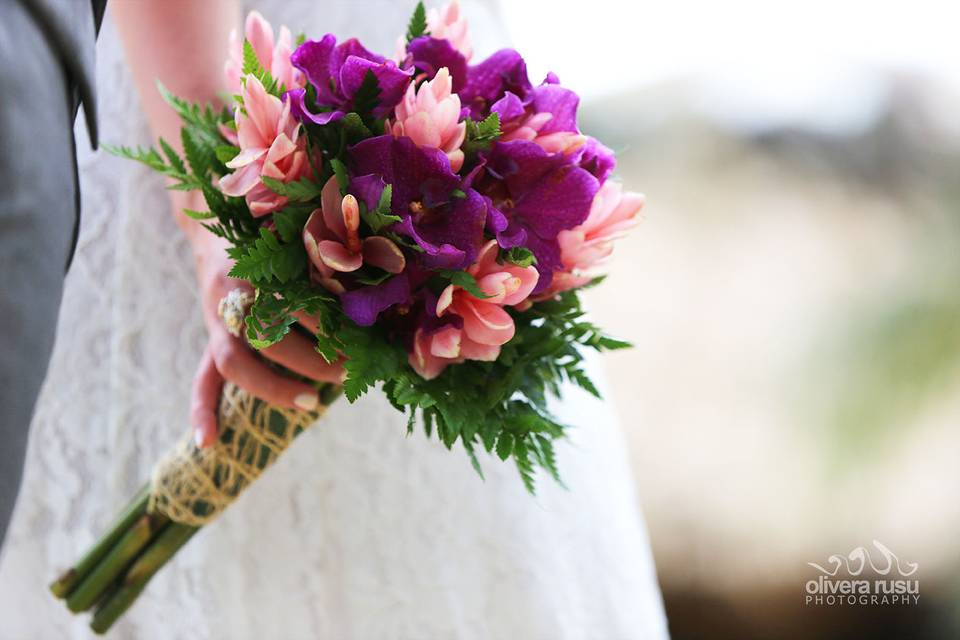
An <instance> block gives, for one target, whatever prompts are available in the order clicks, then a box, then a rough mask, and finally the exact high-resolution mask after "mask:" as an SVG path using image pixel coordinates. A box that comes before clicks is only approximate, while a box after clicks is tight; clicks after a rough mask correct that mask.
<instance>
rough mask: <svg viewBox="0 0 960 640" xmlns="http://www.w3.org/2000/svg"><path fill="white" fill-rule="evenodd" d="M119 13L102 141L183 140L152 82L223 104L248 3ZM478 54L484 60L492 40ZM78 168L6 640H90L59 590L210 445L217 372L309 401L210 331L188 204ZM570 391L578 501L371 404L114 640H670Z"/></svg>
mask: <svg viewBox="0 0 960 640" xmlns="http://www.w3.org/2000/svg"><path fill="white" fill-rule="evenodd" d="M412 4H413V3H412V2H401V3H397V2H388V1H387V0H379V1H366V2H356V1H354V2H348V1H346V0H342V1H340V2H333V1H330V0H327V1H326V2H315V1H312V0H304V1H295V0H264V1H263V2H260V3H257V6H256V7H255V8H257V9H258V10H259V11H261V12H262V13H263V14H264V15H265V16H266V17H267V18H268V19H269V20H270V21H271V22H272V23H273V24H274V25H277V26H278V27H279V25H280V24H287V25H291V27H294V29H295V31H300V30H303V31H305V32H307V33H309V34H311V35H313V36H314V37H319V36H320V35H322V34H324V33H326V32H333V33H337V34H349V35H356V36H357V37H359V38H360V39H361V40H362V41H364V43H365V44H367V45H368V46H370V47H371V48H374V49H379V50H385V51H392V50H393V48H394V42H395V40H396V37H397V35H398V33H396V31H399V30H402V28H403V27H404V26H405V24H406V20H407V18H408V16H409V14H410V12H411V10H412ZM398 5H400V6H398ZM111 7H112V8H111V10H110V11H111V12H112V13H113V15H112V16H109V13H108V19H107V24H106V25H105V28H104V31H103V33H102V34H101V38H100V43H99V45H98V52H97V53H98V78H97V80H98V85H99V94H100V100H101V102H100V113H101V114H102V116H101V118H102V121H101V130H102V132H103V138H104V139H106V140H107V141H109V142H113V143H124V144H131V143H133V144H136V143H140V144H149V143H150V142H151V140H152V139H154V138H155V137H156V136H157V135H163V136H164V137H165V138H167V139H173V140H175V139H176V137H177V136H176V134H175V132H176V127H177V123H176V122H175V121H174V120H173V119H172V115H173V114H172V112H169V111H166V110H164V108H163V107H161V106H159V102H158V99H157V97H156V92H155V90H154V89H153V83H154V79H155V78H157V77H159V78H160V80H161V81H162V82H163V83H164V84H165V85H167V86H168V87H170V88H171V89H172V90H173V91H174V93H179V94H181V95H185V97H188V98H190V99H194V100H213V99H216V97H217V95H218V92H219V91H221V90H222V89H223V87H224V86H225V85H224V79H223V74H222V68H223V65H222V61H223V59H224V56H225V52H226V50H227V32H228V31H229V28H230V27H232V26H236V25H239V20H240V13H241V7H239V6H236V3H235V2H234V1H231V0H208V1H205V2H203V3H199V2H187V1H186V0H177V2H174V1H172V0H171V1H169V2H164V3H135V2H133V1H132V0H127V1H126V2H124V1H123V0H113V2H112V3H111ZM465 13H466V14H467V15H468V17H469V18H471V20H472V27H473V28H472V30H471V33H472V35H473V38H474V44H475V45H476V48H477V51H476V54H475V56H474V60H478V59H482V58H483V57H485V56H486V55H488V54H489V53H491V52H492V51H493V50H495V49H496V48H498V47H500V46H502V45H503V44H504V43H503V42H497V41H496V40H497V39H498V38H499V37H500V34H503V33H504V29H503V28H502V26H500V25H498V23H497V21H496V9H495V7H493V6H488V5H487V4H485V3H483V2H477V3H471V4H470V6H468V7H465ZM151 14H153V15H151ZM481 35H483V36H484V37H486V38H489V39H490V42H486V41H484V42H477V38H478V36H481ZM121 42H123V43H124V44H125V45H126V55H124V52H123V47H122V46H121ZM172 52H177V53H176V54H173V53H172ZM131 69H132V71H131ZM558 71H561V72H562V70H558ZM135 87H136V88H138V89H139V90H140V93H141V95H142V100H140V99H138V95H137V91H136V89H135ZM144 113H146V114H147V117H145V116H144V115H143V114H144ZM148 121H149V124H148ZM171 132H173V133H172V134H171ZM78 133H79V134H80V135H81V136H82V135H83V133H82V132H80V131H79V129H78ZM83 146H84V145H81V147H83ZM80 163H81V164H80V166H81V187H82V194H83V202H82V208H83V225H82V231H81V237H80V245H79V247H78V252H77V255H76V257H75V259H74V264H73V267H72V269H71V271H70V274H69V276H68V278H67V283H66V291H65V296H64V300H63V308H62V312H61V315H60V320H59V331H58V340H57V345H56V348H55V351H54V356H53V360H52V362H51V366H50V374H49V376H48V379H47V381H46V383H45V386H44V390H43V393H42V395H41V398H40V401H39V404H38V409H37V411H36V415H35V418H34V420H33V424H32V427H31V443H30V449H29V452H28V458H27V466H26V472H25V477H24V482H23V489H22V492H21V495H20V499H19V502H18V506H17V510H16V513H15V516H14V521H13V522H12V524H11V527H10V531H9V533H8V536H7V544H6V547H5V548H4V550H3V554H2V556H0V602H2V603H4V614H3V615H2V616H0V640H20V639H26V638H31V639H37V640H44V639H53V638H58V639H59V638H86V637H88V634H89V631H88V630H87V627H86V624H87V620H86V619H85V618H84V617H73V616H70V615H68V614H67V613H66V611H65V610H64V609H63V606H62V603H60V602H58V601H56V600H54V599H53V598H52V597H51V596H50V595H49V594H48V593H47V592H46V589H45V585H46V584H47V583H48V582H49V580H50V579H52V578H53V577H54V576H55V575H56V574H57V572H58V571H59V570H61V569H63V568H64V567H66V566H68V565H69V564H70V563H71V561H72V560H74V559H75V558H76V555H77V553H78V552H79V551H80V550H81V549H83V548H85V547H86V546H87V545H88V543H90V542H91V541H92V540H93V538H94V536H95V535H96V534H98V533H100V530H101V529H102V527H103V526H104V525H105V524H106V523H107V522H109V520H110V519H111V517H112V516H113V515H114V512H115V510H116V509H117V507H118V506H119V505H121V504H123V503H124V502H125V500H126V499H127V498H128V497H129V496H130V495H131V494H132V493H133V492H134V491H135V490H136V489H137V488H138V487H139V486H140V483H141V482H142V481H143V480H144V478H145V477H146V475H147V474H148V473H149V470H150V467H151V465H152V463H153V462H154V460H155V459H156V458H157V457H158V456H159V455H160V454H161V453H162V452H164V451H165V450H166V449H167V448H168V447H169V445H170V444H171V443H172V442H173V441H174V440H175V439H176V438H177V437H178V436H179V434H180V433H181V432H182V431H183V430H184V428H185V427H186V426H187V425H189V424H191V423H193V424H194V426H196V427H197V428H198V429H199V431H198V432H199V433H201V434H203V435H201V436H200V437H201V438H204V437H206V438H209V437H211V429H212V428H214V424H213V418H212V416H213V414H212V413H211V411H210V402H211V400H210V398H211V397H212V396H213V395H214V394H215V392H216V388H217V384H218V382H219V379H220V375H221V373H222V374H223V375H224V376H226V377H227V378H229V379H233V380H236V381H237V382H240V383H247V384H249V385H250V386H253V387H255V388H256V389H257V390H258V392H259V393H260V394H261V395H266V396H267V397H269V398H270V399H272V400H275V401H277V402H280V403H284V404H290V403H298V404H309V403H310V397H309V396H305V395H303V393H304V391H305V389H304V388H301V387H297V386H295V385H294V386H292V385H293V383H287V382H283V381H279V380H275V379H271V378H267V377H265V376H264V375H262V371H258V370H257V369H256V367H257V366H258V365H256V364H255V363H254V362H253V359H252V358H250V356H249V353H248V352H247V351H245V349H246V348H245V347H243V345H239V348H238V345H237V344H236V343H232V342H230V339H229V336H227V335H226V334H225V332H224V331H223V330H222V329H221V328H220V325H219V321H218V320H216V318H214V319H213V321H211V308H212V307H215V305H216V302H217V300H219V298H220V296H222V295H223V293H224V292H225V291H222V289H223V288H224V286H228V288H232V286H233V285H232V284H230V283H229V281H227V279H226V278H225V269H226V268H227V265H226V264H225V261H224V260H223V259H222V258H221V257H220V254H221V252H222V249H221V248H220V247H217V246H214V245H211V244H210V242H209V238H208V236H209V234H198V233H194V231H195V227H192V226H191V225H195V224H196V223H194V222H190V221H187V220H186V219H185V218H183V217H182V216H180V214H179V213H178V209H179V208H181V207H184V206H191V203H189V202H187V201H185V200H176V201H174V202H173V208H174V211H175V213H174V215H170V199H169V198H167V196H166V195H165V194H164V191H163V185H162V183H161V182H160V181H159V180H158V179H157V178H156V177H155V176H154V175H151V174H150V173H149V170H148V169H146V168H144V167H140V166H134V165H133V163H129V162H126V161H122V160H118V159H116V158H113V157H110V156H108V155H107V154H105V153H98V154H93V153H92V152H86V153H83V154H82V155H81V159H80ZM192 208H196V206H195V205H194V206H193V207H192ZM209 237H212V236H209ZM198 282H199V287H198V284H197V283H198ZM234 284H235V283H234ZM214 315H215V313H214ZM205 320H206V322H205ZM208 331H209V333H208ZM305 352H306V351H305ZM201 356H202V357H201ZM274 357H277V358H279V359H282V358H283V357H284V356H283V354H282V353H280V354H274ZM318 359H319V357H318ZM198 363H199V365H198ZM225 364H226V366H224V365H225ZM198 366H199V371H200V373H199V374H198V376H197V381H198V382H197V385H196V387H197V388H196V389H195V390H194V392H193V394H192V393H191V384H190V380H191V379H192V378H193V377H194V372H195V371H197V370H198ZM297 366H299V367H300V368H304V369H307V370H309V372H310V373H312V375H313V377H317V378H327V379H336V378H337V377H338V376H339V375H340V372H339V371H338V370H337V369H335V368H332V367H329V366H326V365H324V364H322V362H319V363H318V362H317V361H313V360H309V359H308V360H305V361H301V362H299V363H297ZM294 368H296V367H294ZM211 389H212V390H213V391H212V392H211ZM306 390H309V387H307V388H306ZM565 393H566V399H565V401H564V402H563V403H562V405H561V406H558V407H557V412H558V414H559V415H560V416H561V417H562V419H563V420H564V421H565V422H567V423H569V424H573V425H577V426H578V428H576V429H573V430H572V435H571V438H570V440H569V441H568V442H566V443H565V444H564V446H561V447H560V448H559V450H558V455H559V457H560V464H561V468H562V469H563V471H564V476H565V480H566V483H567V485H568V487H569V489H568V490H564V489H562V488H560V487H558V486H556V485H555V484H553V483H551V482H550V481H548V480H542V481H541V482H540V483H539V495H538V496H537V497H536V498H531V497H530V496H529V495H528V494H527V493H526V492H525V490H524V488H523V486H522V484H521V482H520V481H519V479H518V478H517V477H516V471H515V470H514V469H513V468H512V466H508V465H503V464H500V463H499V462H498V461H496V460H488V461H485V470H486V476H487V477H486V481H485V482H484V481H481V480H480V479H479V478H478V477H477V476H476V474H475V473H474V472H473V470H472V469H471V468H470V465H469V463H468V462H467V461H466V460H465V459H464V457H462V456H460V455H457V454H451V453H450V452H448V451H447V450H446V449H445V448H444V447H443V446H442V445H441V444H440V443H439V442H437V441H436V440H435V439H434V440H428V439H426V437H425V436H423V434H422V433H420V432H417V433H416V434H415V435H413V436H411V437H405V436H404V426H405V418H404V417H403V416H402V415H401V414H399V413H397V412H396V411H395V410H394V409H393V408H391V407H390V406H389V405H388V403H387V402H386V401H385V400H384V399H383V398H382V397H381V396H379V395H377V394H370V395H368V396H365V397H364V398H363V399H361V400H360V401H359V402H358V403H357V404H355V405H349V404H347V403H346V402H340V403H337V404H335V405H334V407H333V408H332V409H331V410H330V411H329V412H328V413H327V415H326V416H325V418H324V419H323V421H322V422H321V424H320V425H318V426H317V427H316V428H314V429H312V430H311V431H309V432H307V433H306V434H304V435H303V436H302V437H301V438H300V441H299V442H298V444H297V445H296V446H295V447H292V448H291V450H290V451H289V452H288V453H287V454H286V455H285V456H284V459H283V461H282V462H281V463H280V464H279V465H277V470H275V471H273V472H271V473H269V474H267V475H266V476H265V477H264V479H263V480H261V481H260V482H258V483H256V484H254V485H253V486H252V488H251V489H250V490H249V491H248V492H247V493H246V495H245V497H244V498H243V499H242V500H241V501H240V504H239V505H238V506H236V507H234V508H233V509H229V510H228V511H227V512H226V513H225V515H224V516H223V517H222V518H220V520H219V521H218V522H216V523H215V524H213V525H212V526H210V527H207V528H206V529H204V531H203V532H201V533H200V534H199V535H198V536H197V537H196V538H194V540H193V541H192V542H191V543H190V544H189V545H188V546H187V547H186V548H185V549H184V550H183V551H182V552H181V553H180V554H178V555H177V558H176V560H175V561H174V562H172V563H171V564H170V565H169V566H168V567H166V568H165V569H164V571H162V572H161V573H160V574H159V575H158V576H157V578H156V579H154V581H153V582H152V583H151V585H150V586H149V588H148V591H147V593H146V594H145V595H144V596H143V597H142V598H140V600H139V602H138V603H137V604H136V605H135V606H134V608H133V609H131V611H130V612H129V613H128V614H127V615H126V616H125V617H124V618H123V619H122V620H121V622H120V623H118V624H117V626H116V627H115V630H114V631H113V636H114V637H116V638H135V639H137V640H150V639H151V638H163V639H165V640H171V639H179V638H183V639H186V638H190V639H195V638H217V639H219V638H230V639H231V640H243V639H246V638H251V639H252V638H283V639H293V640H297V639H301V638H303V639H306V638H334V639H338V640H339V639H350V638H357V639H374V638H377V639H379V638H416V639H434V638H490V639H494V640H499V639H504V640H507V639H514V638H519V639H540V638H543V639H548V638H549V639H551V640H554V639H560V638H572V639H573V638H575V639H582V638H598V639H602V640H617V639H621V638H624V639H626V638H630V639H633V638H642V639H646V638H653V639H659V638H665V637H667V631H666V622H665V618H664V615H663V609H662V604H661V599H660V593H659V590H658V588H657V583H656V576H655V573H654V568H653V562H652V559H651V555H650V551H649V547H648V542H647V539H646V533H645V530H644V526H643V522H642V520H641V518H640V515H639V513H638V512H637V509H636V497H635V495H634V493H633V491H632V480H631V477H630V473H629V469H628V467H627V463H626V453H625V446H624V442H623V439H622V437H621V434H620V432H619V427H618V425H617V423H616V417H615V415H614V414H613V412H612V410H611V408H610V406H609V405H607V404H605V403H601V402H598V401H596V400H592V399H590V398H589V397H587V396H586V395H585V394H583V393H581V392H578V391H576V390H574V389H567V390H566V392H565ZM262 516H266V517H262Z"/></svg>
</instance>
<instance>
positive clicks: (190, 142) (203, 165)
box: [180, 127, 217, 180]
mask: <svg viewBox="0 0 960 640" xmlns="http://www.w3.org/2000/svg"><path fill="white" fill-rule="evenodd" d="M180 143H181V144H182V145H183V154H184V156H185V157H186V158H187V162H188V163H189V164H190V169H191V170H192V171H193V175H195V176H196V177H197V179H198V180H209V179H210V172H211V170H212V169H213V165H214V164H215V163H216V162H217V156H216V153H215V151H214V149H213V148H212V147H210V146H208V145H206V144H205V143H204V141H203V140H202V139H201V136H200V135H199V134H197V133H195V132H194V129H193V127H183V128H182V129H180Z"/></svg>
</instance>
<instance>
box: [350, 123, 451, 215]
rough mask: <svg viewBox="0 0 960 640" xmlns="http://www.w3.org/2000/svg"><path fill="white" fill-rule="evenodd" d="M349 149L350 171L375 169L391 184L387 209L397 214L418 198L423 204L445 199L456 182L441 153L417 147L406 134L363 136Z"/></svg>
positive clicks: (432, 205) (434, 203)
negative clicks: (397, 135)
mask: <svg viewBox="0 0 960 640" xmlns="http://www.w3.org/2000/svg"><path fill="white" fill-rule="evenodd" d="M349 152H350V157H351V159H352V160H353V172H354V174H356V175H366V174H370V173H375V174H378V175H380V176H382V177H383V180H384V182H386V183H387V184H391V185H393V199H392V201H391V209H392V211H393V213H395V214H397V215H402V214H405V213H408V212H409V207H410V203H411V202H414V201H422V203H423V204H424V205H425V206H427V207H434V206H437V205H438V204H441V203H443V202H446V201H448V200H449V198H450V194H451V193H452V192H453V190H454V189H456V188H457V187H458V186H459V185H460V178H458V177H457V176H456V175H455V174H454V173H453V172H452V171H450V159H449V158H447V155H446V154H445V153H443V152H442V151H440V150H439V149H434V148H431V147H418V146H417V145H416V144H414V142H413V140H411V139H410V138H407V137H402V138H394V137H393V136H391V135H383V136H376V137H373V138H367V139H366V140H363V141H361V142H359V143H357V144H355V145H354V146H352V147H350V149H349Z"/></svg>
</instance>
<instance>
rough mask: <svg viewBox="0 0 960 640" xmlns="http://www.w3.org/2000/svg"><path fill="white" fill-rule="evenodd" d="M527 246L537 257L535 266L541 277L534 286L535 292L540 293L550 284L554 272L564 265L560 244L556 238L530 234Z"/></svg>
mask: <svg viewBox="0 0 960 640" xmlns="http://www.w3.org/2000/svg"><path fill="white" fill-rule="evenodd" d="M525 246H526V247H527V248H528V249H530V251H532V252H533V255H534V256H536V258H537V264H536V265H534V266H535V267H536V269H537V272H538V273H539V274H540V278H539V279H538V280H537V286H535V287H534V288H533V293H540V292H541V291H543V290H544V289H546V288H547V287H548V286H549V285H550V282H551V281H552V280H553V272H554V271H558V270H560V269H561V268H562V267H563V262H562V261H561V260H560V245H559V244H558V243H557V239H556V238H553V239H544V238H538V237H536V236H535V235H530V236H529V237H528V238H527V240H526V244H525Z"/></svg>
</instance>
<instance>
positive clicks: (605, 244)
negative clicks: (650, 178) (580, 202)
mask: <svg viewBox="0 0 960 640" xmlns="http://www.w3.org/2000/svg"><path fill="white" fill-rule="evenodd" d="M643 205H644V197H643V195H642V194H639V193H633V192H630V191H623V189H622V187H621V186H620V185H619V184H617V183H616V182H612V181H608V182H605V183H604V184H603V186H602V187H600V191H598V192H597V195H596V196H594V199H593V204H592V205H591V207H590V214H589V215H588V216H587V219H586V220H585V221H584V222H583V224H581V225H580V226H578V227H574V228H573V229H569V230H565V231H561V232H560V234H559V235H558V236H557V241H558V243H559V244H560V260H561V261H562V262H563V271H560V272H557V273H555V274H554V276H553V281H552V282H551V283H550V288H549V289H548V290H547V291H545V292H544V295H545V296H549V295H553V294H556V293H559V292H561V291H566V290H568V289H573V288H575V287H579V286H582V285H585V284H587V283H588V282H590V280H592V279H593V278H596V277H597V276H598V275H600V273H601V272H600V269H601V267H602V266H603V265H604V263H605V262H606V261H607V259H608V258H609V257H610V254H611V253H612V252H613V242H614V240H617V239H619V238H621V237H623V236H624V235H625V234H626V232H627V231H629V230H630V229H632V228H634V227H635V226H637V224H639V223H640V220H639V218H638V215H637V214H639V213H640V210H641V209H643Z"/></svg>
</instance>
